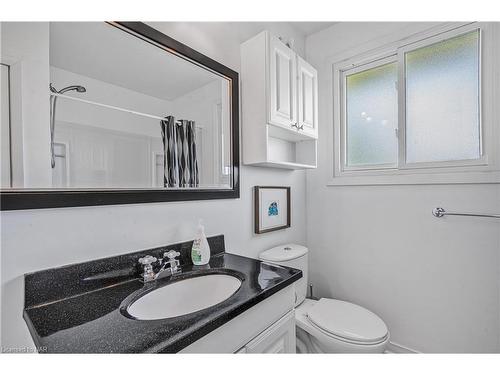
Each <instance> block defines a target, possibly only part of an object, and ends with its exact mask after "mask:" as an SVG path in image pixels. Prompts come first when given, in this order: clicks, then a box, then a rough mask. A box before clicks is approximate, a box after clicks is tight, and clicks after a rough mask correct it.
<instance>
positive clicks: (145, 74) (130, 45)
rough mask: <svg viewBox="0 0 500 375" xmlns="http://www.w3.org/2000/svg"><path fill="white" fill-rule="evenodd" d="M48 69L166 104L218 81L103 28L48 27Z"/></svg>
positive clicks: (77, 25) (94, 24)
mask: <svg viewBox="0 0 500 375" xmlns="http://www.w3.org/2000/svg"><path fill="white" fill-rule="evenodd" d="M50 65H52V66H55V67H58V68H61V69H65V70H69V71H71V72H73V73H78V74H81V75H84V76H87V77H91V78H94V79H97V80H100V81H103V82H107V83H111V84H113V85H117V86H121V87H124V88H127V89H130V90H133V91H137V92H140V93H143V94H146V95H150V96H153V97H156V98H160V99H164V100H169V101H171V100H173V99H175V98H178V97H180V96H182V95H184V94H187V93H189V92H191V91H193V90H195V89H197V88H199V87H202V86H205V85H207V84H208V83H210V82H212V81H214V80H215V79H220V77H219V76H217V75H215V74H214V73H212V72H209V71H208V70H205V69H202V68H200V67H199V66H197V65H194V64H192V63H191V62H188V61H185V60H183V59H180V58H179V57H177V56H175V55H172V54H170V53H165V51H164V50H162V49H160V48H158V47H156V46H153V45H151V44H148V43H144V42H143V41H141V40H140V39H138V38H136V37H135V36H132V35H130V34H127V33H125V32H123V31H121V30H119V29H117V28H116V27H114V26H111V25H108V24H106V23H103V22H52V23H51V24H50ZM74 84H78V82H75V83H74Z"/></svg>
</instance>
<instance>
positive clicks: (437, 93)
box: [405, 30, 480, 163]
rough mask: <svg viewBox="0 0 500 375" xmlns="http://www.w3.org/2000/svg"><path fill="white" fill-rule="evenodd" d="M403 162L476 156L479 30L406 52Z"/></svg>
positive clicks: (462, 158) (478, 152)
mask: <svg viewBox="0 0 500 375" xmlns="http://www.w3.org/2000/svg"><path fill="white" fill-rule="evenodd" d="M405 64H406V66H405V69H406V162H407V163H418V162H437V161H451V160H468V159H478V158H479V157H480V126H479V31H477V30H476V31H473V32H470V33H467V34H464V35H460V36H457V37H454V38H451V39H447V40H445V41H442V42H438V43H435V44H432V45H429V46H426V47H423V48H419V49H416V50H413V51H411V52H407V53H406V54H405Z"/></svg>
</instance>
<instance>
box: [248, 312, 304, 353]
mask: <svg viewBox="0 0 500 375" xmlns="http://www.w3.org/2000/svg"><path fill="white" fill-rule="evenodd" d="M295 348H296V344H295V312H294V311H290V312H289V313H288V314H286V315H285V316H284V317H283V318H281V319H280V320H278V321H277V322H276V323H274V324H273V325H272V326H271V327H269V328H268V329H266V330H265V331H264V332H262V333H261V334H260V335H259V336H257V337H256V338H254V339H253V340H252V341H250V342H249V343H248V344H246V345H245V347H244V349H245V351H244V352H245V353H271V354H276V353H295Z"/></svg>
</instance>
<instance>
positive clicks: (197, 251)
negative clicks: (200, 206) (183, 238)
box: [191, 219, 210, 266]
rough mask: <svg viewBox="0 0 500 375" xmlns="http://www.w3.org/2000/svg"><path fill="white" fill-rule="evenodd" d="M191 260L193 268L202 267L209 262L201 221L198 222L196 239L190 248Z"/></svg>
mask: <svg viewBox="0 0 500 375" xmlns="http://www.w3.org/2000/svg"><path fill="white" fill-rule="evenodd" d="M191 260H192V261H193V264H194V265H195V266H202V265H205V264H207V263H208V262H209V260H210V246H209V245H208V241H207V236H206V235H205V227H204V226H203V224H202V221H201V219H200V220H199V222H198V229H197V231H196V237H195V239H194V241H193V247H192V248H191Z"/></svg>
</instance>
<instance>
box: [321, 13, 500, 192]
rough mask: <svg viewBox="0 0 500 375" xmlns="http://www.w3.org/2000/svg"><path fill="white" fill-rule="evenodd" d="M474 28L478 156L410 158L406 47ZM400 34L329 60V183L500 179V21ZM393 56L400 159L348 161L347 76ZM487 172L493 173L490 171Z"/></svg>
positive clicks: (451, 36) (414, 48) (418, 46)
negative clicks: (499, 102) (498, 102)
mask: <svg viewBox="0 0 500 375" xmlns="http://www.w3.org/2000/svg"><path fill="white" fill-rule="evenodd" d="M474 30H478V31H479V77H480V79H479V132H480V145H479V147H480V157H479V158H478V159H469V160H452V161H436V162H417V163H406V132H405V128H406V112H405V105H406V98H405V95H406V93H405V88H406V82H405V79H406V72H405V69H404V68H405V64H404V59H405V53H407V52H410V51H413V50H416V49H419V48H423V47H426V46H430V45H433V44H435V43H439V42H440V41H443V40H447V39H450V38H453V37H456V36H460V35H463V34H466V33H469V32H471V31H474ZM401 34H404V33H401ZM401 34H399V35H396V34H393V35H391V36H389V37H388V38H385V40H386V44H383V41H380V42H379V43H377V42H376V41H373V42H370V43H368V44H367V45H364V46H361V47H360V48H357V50H356V51H351V52H349V51H347V52H346V53H343V54H342V55H338V56H336V57H335V56H334V57H333V58H331V59H330V60H329V61H330V63H331V64H332V65H331V66H332V68H333V72H332V73H333V74H332V82H331V83H332V84H331V85H330V87H331V90H332V92H331V94H332V98H333V106H332V107H333V111H332V112H333V113H332V114H333V121H332V122H333V125H334V126H333V127H332V128H333V132H331V133H330V143H329V146H330V147H329V160H330V162H332V161H333V164H334V165H333V168H332V169H333V174H332V175H330V179H329V181H328V185H366V184H377V185H378V184H413V183H417V184H420V183H424V184H426V183H470V182H476V181H477V182H493V183H498V182H500V173H499V172H500V168H499V166H498V164H499V163H498V159H499V158H500V156H499V155H498V151H497V150H495V147H496V148H498V147H499V146H500V142H498V141H495V139H496V138H498V133H499V130H498V128H499V125H498V117H499V116H498V110H497V109H496V108H495V104H494V103H495V97H498V95H499V90H498V88H495V84H497V85H498V83H496V82H494V80H495V79H496V78H495V77H497V76H498V73H495V71H494V70H493V69H494V67H495V65H496V64H499V63H500V59H499V58H498V56H497V55H498V49H499V47H498V42H499V39H500V37H499V34H500V27H499V26H498V25H495V24H491V23H479V22H473V23H466V24H464V23H462V24H457V23H446V24H440V25H438V26H435V27H432V28H427V29H424V30H418V31H416V32H414V33H413V34H411V35H409V36H407V37H405V38H401ZM485 34H486V36H485ZM398 36H399V38H398ZM387 39H389V40H391V39H392V41H391V42H390V43H387ZM485 46H486V47H487V48H485ZM394 57H396V60H397V62H398V82H397V88H398V161H397V165H394V166H388V165H384V166H380V165H367V166H356V167H350V166H347V165H346V156H347V147H346V146H347V144H346V142H347V137H346V121H345V114H346V102H345V77H346V76H347V75H349V74H352V72H353V71H354V70H353V69H358V71H362V70H366V69H369V68H370V67H376V66H380V65H384V63H383V62H384V61H390V59H391V58H394ZM402 62H403V63H402ZM385 63H387V62H385ZM346 73H347V74H346ZM484 99H487V100H484ZM485 120H486V121H485ZM381 167H382V168H381ZM471 172H474V173H471ZM484 172H494V173H489V174H486V173H484ZM403 176H404V177H405V178H404V177H403Z"/></svg>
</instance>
